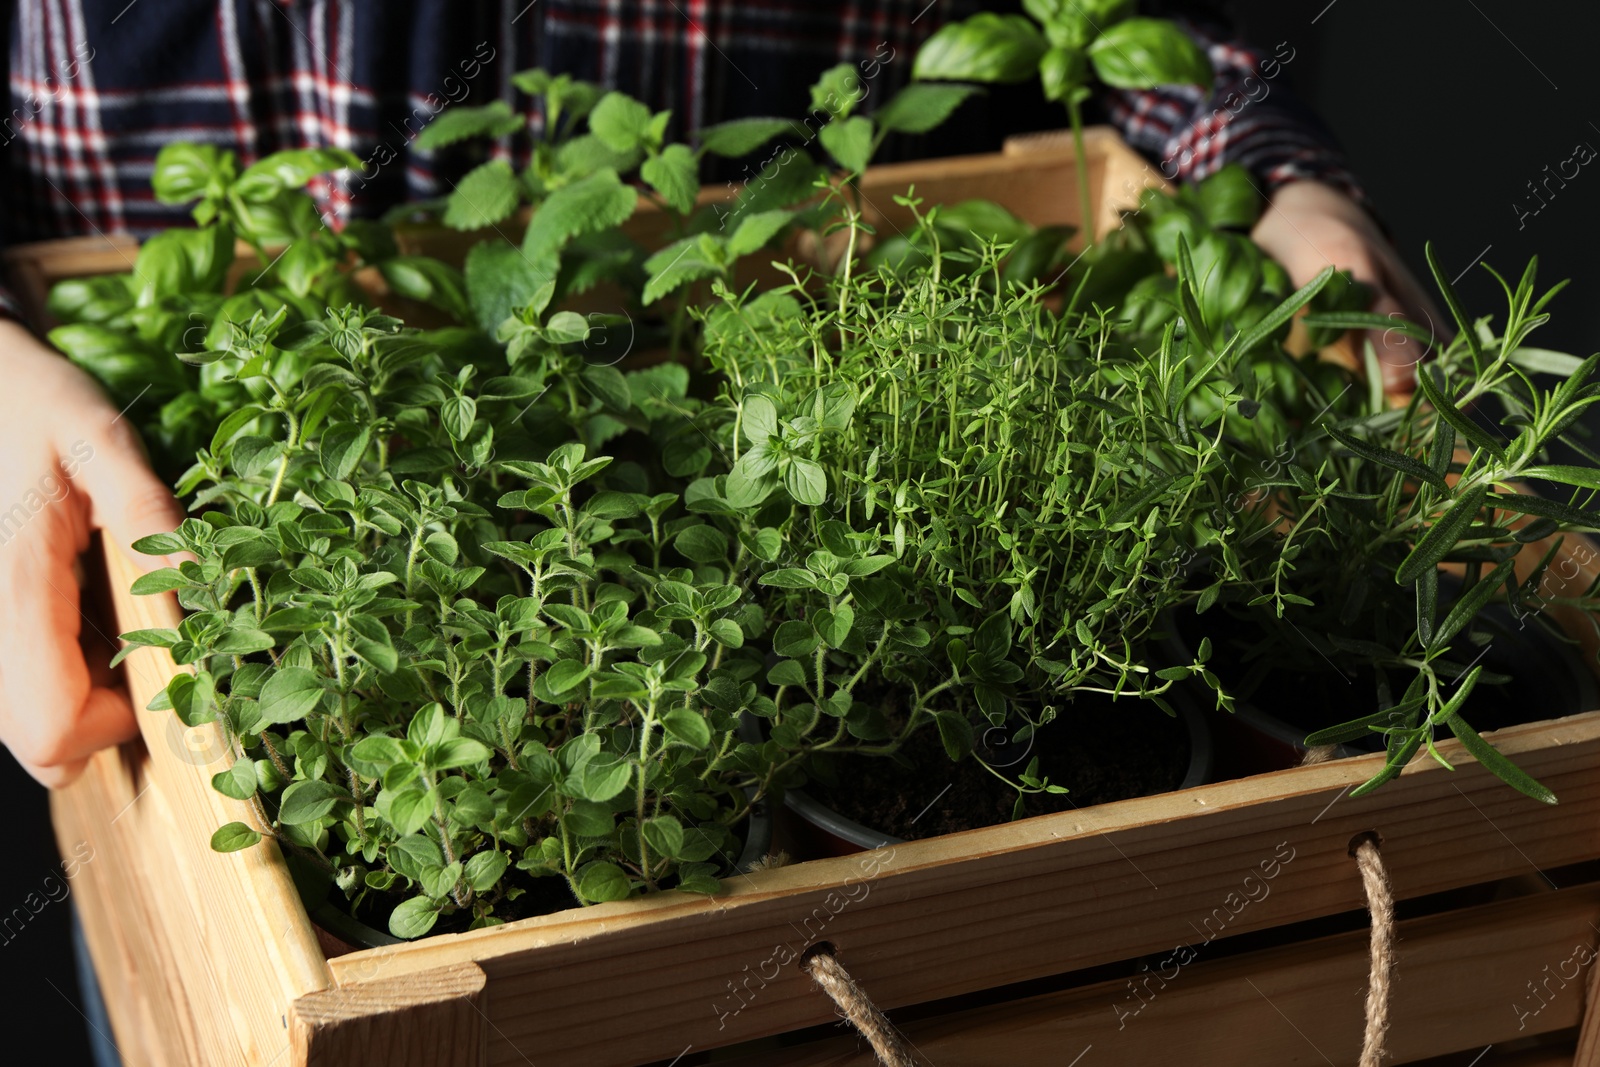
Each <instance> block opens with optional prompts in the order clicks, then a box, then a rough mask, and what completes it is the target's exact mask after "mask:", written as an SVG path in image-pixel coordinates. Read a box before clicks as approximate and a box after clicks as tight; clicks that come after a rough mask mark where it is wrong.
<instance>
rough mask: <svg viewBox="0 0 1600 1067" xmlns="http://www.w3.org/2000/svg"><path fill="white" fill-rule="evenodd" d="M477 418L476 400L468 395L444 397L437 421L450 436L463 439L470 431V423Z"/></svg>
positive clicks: (458, 439) (459, 439)
mask: <svg viewBox="0 0 1600 1067" xmlns="http://www.w3.org/2000/svg"><path fill="white" fill-rule="evenodd" d="M477 418H478V402H477V401H475V400H473V399H472V397H470V396H462V395H460V394H457V395H455V396H448V397H445V400H444V403H443V404H442V405H440V407H439V423H440V425H442V426H443V427H444V429H445V432H446V433H448V434H449V435H450V436H451V437H452V438H454V439H455V440H457V441H465V440H466V439H467V436H468V435H469V434H471V433H472V424H473V422H474V421H476V420H477Z"/></svg>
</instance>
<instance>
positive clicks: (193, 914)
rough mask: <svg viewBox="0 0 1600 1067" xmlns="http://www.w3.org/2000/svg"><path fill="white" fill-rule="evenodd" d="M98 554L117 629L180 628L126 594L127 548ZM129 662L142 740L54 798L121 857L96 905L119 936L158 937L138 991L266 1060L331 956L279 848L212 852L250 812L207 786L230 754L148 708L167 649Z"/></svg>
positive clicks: (223, 1056)
mask: <svg viewBox="0 0 1600 1067" xmlns="http://www.w3.org/2000/svg"><path fill="white" fill-rule="evenodd" d="M105 555H106V560H107V567H108V572H109V576H110V581H111V584H112V588H113V593H114V600H115V603H116V612H117V626H118V627H119V630H120V631H122V632H126V631H128V630H135V629H145V628H160V627H173V626H176V625H177V623H178V620H179V617H180V616H179V609H178V606H177V603H176V601H175V600H174V598H173V597H172V596H171V595H170V594H164V595H161V596H148V597H134V596H131V595H129V594H127V593H126V592H125V590H126V589H127V588H128V586H129V585H130V584H131V583H132V581H133V579H134V577H135V576H136V575H137V573H138V571H137V569H136V567H135V565H134V564H133V562H132V561H131V560H130V559H129V558H128V557H127V555H126V554H124V553H122V552H119V551H114V550H110V549H108V550H107V551H106V553H105ZM124 663H125V664H126V668H127V681H128V689H129V694H130V699H131V700H132V703H133V706H134V708H135V709H136V713H137V715H138V718H139V726H140V730H141V732H142V733H143V735H144V739H145V745H144V746H143V749H142V750H141V749H139V748H137V747H135V748H133V749H132V755H131V757H125V755H124V754H123V753H121V752H119V751H117V750H108V751H105V752H101V753H98V754H97V755H96V756H95V757H94V758H93V760H92V761H91V764H90V771H89V772H88V773H86V774H85V776H84V779H83V780H82V781H81V782H80V783H78V784H75V785H74V786H73V787H71V789H69V790H66V791H65V792H64V793H62V794H61V801H60V802H59V803H58V807H60V806H61V804H65V803H71V804H73V805H75V807H76V809H77V810H78V811H79V813H80V815H79V818H80V825H81V826H82V830H83V832H86V833H89V834H91V835H93V836H91V837H90V840H91V842H92V843H93V844H94V846H95V848H96V852H97V854H99V853H101V852H104V853H107V854H112V855H116V856H118V857H120V858H119V860H118V862H119V863H121V864H123V865H125V868H126V870H125V871H124V876H123V878H121V879H119V880H118V881H117V882H116V883H114V884H111V885H109V886H108V887H107V893H106V895H105V897H104V898H103V899H102V900H101V902H100V904H101V906H102V907H103V908H105V909H108V910H110V911H112V912H118V913H120V914H118V925H119V926H121V927H122V929H123V931H124V936H125V937H130V936H131V937H135V938H137V937H140V936H141V935H142V936H143V937H144V938H146V939H148V940H150V941H152V942H153V943H154V944H153V945H152V947H151V949H150V951H151V952H154V953H156V955H155V956H147V957H146V958H147V959H148V960H154V961H157V962H155V963H154V964H153V965H152V966H150V967H148V968H147V969H146V970H145V972H144V973H142V974H141V975H140V976H139V977H140V980H141V981H143V982H146V983H150V985H151V986H152V988H151V989H150V990H149V991H147V992H145V991H141V993H140V994H139V995H140V996H142V997H143V996H152V997H159V996H163V995H164V996H166V997H168V998H169V999H170V1001H171V1003H172V1005H173V1008H172V1010H173V1011H174V1012H176V1013H178V1014H179V1015H180V1016H182V1017H183V1019H184V1020H185V1025H187V1026H190V1027H192V1028H194V1030H195V1031H196V1032H197V1033H199V1034H201V1036H202V1038H203V1040H202V1042H201V1047H203V1048H204V1049H206V1050H208V1052H209V1054H210V1055H213V1056H215V1057H217V1059H216V1062H220V1063H232V1062H238V1063H252V1064H255V1063H259V1064H267V1063H272V1062H274V1061H275V1060H277V1059H278V1058H279V1056H280V1055H281V1054H282V1053H283V1052H284V1050H285V1049H286V1048H287V1043H288V1034H287V1030H286V1029H285V1021H284V1015H285V1011H286V1009H287V1006H288V1004H289V1003H290V1002H291V1001H293V1000H295V999H296V998H297V997H300V996H302V995H304V994H306V993H311V992H314V991H316V990H320V989H325V988H327V987H328V986H329V985H330V984H331V975H330V973H329V971H328V966H327V961H326V960H325V959H324V958H323V954H322V951H321V949H320V948H319V947H318V944H317V940H316V936H315V933H314V931H313V930H312V927H311V923H310V920H309V919H308V918H307V917H306V912H305V909H304V907H302V906H301V904H300V900H299V896H298V894H297V893H296V891H295V889H294V885H293V882H292V880H291V879H290V877H289V873H288V870H287V868H286V867H285V866H284V863H283V857H282V855H281V854H280V853H279V851H278V849H277V846H276V845H274V844H272V843H271V842H270V841H268V842H263V843H262V845H261V846H258V847H255V848H250V849H245V850H243V851H240V852H234V853H229V854H226V855H223V854H219V853H216V852H213V851H211V848H210V839H211V833H212V831H214V830H215V829H216V828H217V827H219V826H221V825H223V824H224V823H226V822H230V821H233V820H239V821H243V822H246V823H249V824H251V825H257V824H258V820H257V818H256V817H255V815H254V814H253V812H252V811H251V809H250V807H249V805H248V804H246V803H244V802H241V801H237V800H232V799H230V798H228V797H225V796H223V795H222V794H221V793H218V792H217V791H216V790H215V789H213V788H212V787H211V782H210V778H211V775H213V774H215V773H217V772H218V771H221V770H224V769H226V768H227V767H228V766H229V765H230V763H231V757H230V756H229V755H228V752H227V747H226V745H225V743H224V742H223V740H222V737H221V734H220V732H219V730H218V728H217V727H216V726H215V725H214V724H211V725H206V726H201V727H194V728H192V729H188V728H184V727H183V726H182V724H181V723H180V722H179V721H178V720H177V718H176V717H175V716H174V715H173V713H172V712H171V711H148V710H145V705H147V704H148V703H149V702H150V700H151V699H152V698H153V697H154V696H155V695H156V693H158V692H159V691H160V690H161V688H162V687H163V686H164V685H165V684H166V680H167V678H168V677H169V676H170V674H171V673H172V671H173V670H174V668H173V666H172V661H171V658H170V656H168V654H167V653H166V652H165V651H164V650H159V649H151V648H146V649H139V650H137V651H135V652H133V653H132V654H131V655H129V656H128V658H127V659H126V660H125V661H124ZM125 758H131V759H133V760H135V761H136V768H135V773H134V774H133V775H132V780H133V781H136V782H138V783H139V791H138V793H137V794H136V795H135V797H134V798H133V799H131V800H128V801H125V802H121V803H119V801H120V798H121V796H122V795H123V794H124V793H126V792H127V787H126V786H123V787H122V788H121V789H118V788H116V786H117V785H118V784H119V783H120V782H121V781H122V780H123V779H125V778H128V777H129V775H128V772H127V771H125V770H123V769H122V761H123V760H124V759H125ZM124 804H125V806H123V805H124ZM109 805H117V806H109ZM95 808H99V809H100V810H101V811H102V813H105V812H109V814H108V815H107V816H106V817H107V819H108V821H107V823H106V824H105V825H104V826H100V825H98V824H85V823H84V820H86V819H87V818H88V817H87V816H85V815H83V812H85V811H87V810H91V809H95ZM110 819H114V820H115V825H114V826H113V825H112V824H111V823H110V822H109V820H110ZM88 866H89V867H90V868H92V867H93V864H90V865H88ZM152 935H154V936H152ZM90 940H91V947H92V948H93V949H94V950H95V952H96V959H97V960H98V959H100V958H101V955H102V954H108V955H107V963H108V964H109V963H110V961H111V960H113V959H116V958H117V956H116V955H114V954H111V953H113V952H114V950H112V949H110V948H109V947H102V946H95V945H94V940H95V937H94V935H92V934H91V936H90ZM102 940H103V938H102ZM163 942H164V943H166V946H167V947H166V948H162V947H161V943H163ZM104 974H105V979H104V981H105V983H106V984H107V985H108V986H111V987H112V989H113V990H115V988H116V983H118V982H119V981H121V980H122V978H121V975H120V974H119V971H118V970H117V969H116V968H115V967H113V966H107V967H106V969H105V971H104ZM114 995H115V993H114V992H113V993H112V994H110V995H108V999H112V997H113V996H114ZM118 1029H119V1032H120V1029H121V1025H120V1024H119V1027H118ZM224 1050H226V1051H224ZM158 1062H159V1061H158ZM194 1062H198V1061H194Z"/></svg>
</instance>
